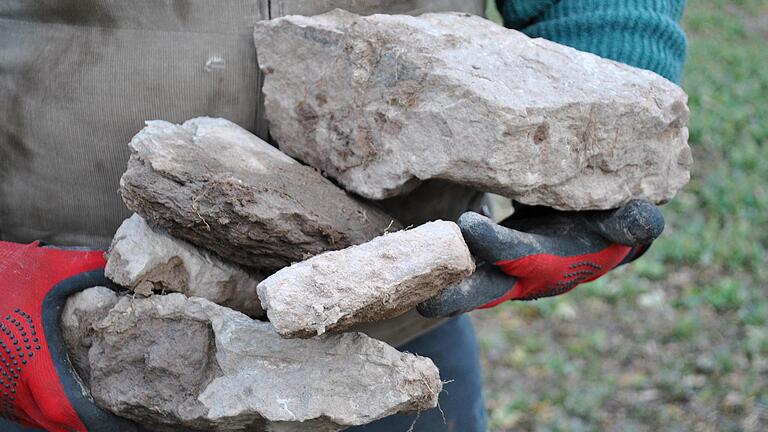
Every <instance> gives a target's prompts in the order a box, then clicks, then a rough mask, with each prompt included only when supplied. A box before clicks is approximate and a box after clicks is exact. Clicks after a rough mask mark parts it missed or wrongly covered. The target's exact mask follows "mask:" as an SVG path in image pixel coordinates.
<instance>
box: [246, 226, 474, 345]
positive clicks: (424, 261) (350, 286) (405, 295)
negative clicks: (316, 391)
mask: <svg viewBox="0 0 768 432" xmlns="http://www.w3.org/2000/svg"><path fill="white" fill-rule="evenodd" d="M474 269H475V264H474V261H473V259H472V256H471V255H470V252H469V249H468V248H467V245H466V243H464V238H463V237H462V235H461V231H460V230H459V227H458V226H457V225H456V224H455V223H453V222H445V221H437V222H430V223H427V224H424V225H421V226H419V227H417V228H414V229H411V230H407V231H399V232H396V233H392V234H386V235H384V236H381V237H378V238H375V239H373V240H371V241H370V242H368V243H363V244H361V245H357V246H352V247H349V248H347V249H343V250H340V251H332V252H326V253H323V254H321V255H317V256H315V257H313V258H310V259H308V260H306V261H303V262H300V263H297V264H294V265H292V266H290V267H287V268H284V269H282V270H280V271H279V272H277V273H275V274H273V275H272V276H270V277H268V278H267V279H265V280H263V281H262V282H261V283H260V284H259V286H258V292H259V298H260V299H261V302H262V305H264V307H265V308H266V309H267V316H269V320H270V322H272V324H273V325H274V326H275V328H276V329H277V331H278V333H280V334H281V335H283V336H285V337H311V336H314V335H317V334H323V333H324V332H326V331H340V330H344V329H347V328H349V327H350V326H352V325H354V324H358V323H366V322H372V321H381V320H385V319H389V318H394V317H396V316H399V315H402V314H404V313H405V312H408V311H409V310H411V309H413V308H414V307H416V305H417V304H419V303H421V302H423V301H425V300H427V299H429V298H432V297H434V296H435V295H437V294H438V293H440V291H441V290H442V289H443V288H445V287H446V286H448V285H450V284H452V283H454V282H458V281H459V280H461V279H463V278H465V277H467V276H469V275H470V274H472V272H473V271H474Z"/></svg>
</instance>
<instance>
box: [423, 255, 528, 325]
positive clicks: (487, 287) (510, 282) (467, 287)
mask: <svg viewBox="0 0 768 432" xmlns="http://www.w3.org/2000/svg"><path fill="white" fill-rule="evenodd" d="M516 282H517V281H516V279H515V278H513V277H511V276H507V275H506V274H504V273H503V272H502V271H500V270H499V269H498V268H496V267H495V266H493V265H491V264H488V263H478V265H477V269H476V270H475V273H474V274H472V275H471V276H469V277H468V278H466V279H464V280H463V281H461V282H458V283H455V284H453V285H450V286H448V287H447V288H445V289H444V290H443V291H442V292H441V293H440V294H438V295H437V296H435V297H433V298H431V299H429V300H427V301H425V302H422V303H421V304H419V305H418V306H417V307H416V310H417V311H418V312H419V313H420V314H421V315H422V316H424V317H427V318H438V317H453V316H456V315H459V314H462V313H465V312H469V311H473V310H475V309H477V308H479V307H480V306H483V305H486V304H488V303H490V302H492V301H494V300H496V299H498V298H499V297H501V296H503V295H504V294H506V293H507V292H509V290H511V289H512V287H514V286H515V283H516Z"/></svg>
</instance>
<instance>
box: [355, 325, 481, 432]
mask: <svg viewBox="0 0 768 432" xmlns="http://www.w3.org/2000/svg"><path fill="white" fill-rule="evenodd" d="M399 349H400V350H401V351H408V352H411V353H414V354H419V355H422V356H425V357H429V358H431V359H432V361H434V362H435V365H437V367H438V368H439V369H440V378H441V379H442V380H443V381H451V382H450V383H447V384H445V385H444V386H443V392H442V393H441V394H440V408H442V410H443V413H445V422H443V415H442V414H441V413H440V410H438V409H433V410H430V411H425V412H422V413H421V415H420V416H419V418H418V420H416V425H415V426H414V428H413V432H486V417H485V401H484V399H483V380H482V373H481V370H480V351H479V348H478V345H477V339H476V337H475V330H474V328H472V323H471V322H470V321H469V317H467V316H466V315H463V316H461V317H459V318H456V319H454V320H452V321H449V322H448V323H446V324H445V325H442V326H440V327H438V328H437V329H435V330H432V331H431V332H429V333H427V334H425V335H423V336H421V337H419V338H418V339H416V340H414V341H413V342H410V343H408V344H406V345H405V346H402V347H400V348H399ZM414 419H416V415H408V416H400V415H396V416H392V417H388V418H385V419H381V420H379V421H376V422H373V423H371V424H369V425H366V426H361V427H355V428H350V429H347V430H348V431H349V432H406V431H407V430H408V428H410V427H411V425H412V424H413V422H414Z"/></svg>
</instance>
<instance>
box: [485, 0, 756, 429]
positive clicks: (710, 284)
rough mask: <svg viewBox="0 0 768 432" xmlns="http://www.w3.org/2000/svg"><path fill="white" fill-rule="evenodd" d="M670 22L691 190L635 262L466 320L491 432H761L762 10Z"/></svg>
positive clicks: (703, 11)
mask: <svg viewBox="0 0 768 432" xmlns="http://www.w3.org/2000/svg"><path fill="white" fill-rule="evenodd" d="M684 25H685V28H686V31H687V32H688V36H689V39H690V49H689V58H688V63H687V66H686V73H685V77H684V81H683V87H684V88H685V89H686V91H687V92H688V94H689V95H690V108H691V111H692V118H691V123H690V130H691V144H692V146H693V148H694V158H695V160H696V169H695V172H694V174H693V180H692V182H691V184H690V185H689V186H688V187H687V188H686V189H685V191H684V192H682V193H681V194H680V195H679V196H678V197H677V198H676V200H675V201H674V202H672V203H671V204H669V205H667V206H665V207H664V209H663V211H664V214H665V216H666V217H667V222H668V226H667V231H666V233H665V235H664V237H663V239H661V240H659V241H658V242H657V243H656V245H655V246H654V248H653V249H652V250H651V251H650V252H649V253H648V254H647V255H646V256H645V257H644V258H643V259H642V260H640V261H638V262H636V263H635V264H633V265H631V266H628V267H627V268H624V269H621V270H619V271H617V272H615V273H614V274H612V275H609V276H608V277H606V278H604V279H603V280H600V281H598V282H595V283H592V284H590V285H586V286H582V287H580V288H578V289H576V290H575V291H574V292H573V293H571V294H570V295H568V296H565V297H561V298H556V299H550V300H542V301H538V302H532V303H517V304H506V305H502V306H501V307H498V308H496V309H495V310H491V311H482V312H478V313H475V314H474V316H473V317H474V319H475V322H476V324H477V326H478V329H479V335H480V339H481V344H482V348H483V355H484V363H485V371H486V372H485V373H486V381H487V395H486V397H487V403H488V408H489V410H490V417H491V430H492V431H511V430H525V431H527V430H532V431H581V430H584V431H592V430H601V431H602V430H609V431H610V430H614V431H689V430H696V431H767V430H768V255H767V254H766V252H767V251H768V1H766V0H741V1H726V0H690V1H689V2H688V8H687V12H686V16H685V19H684Z"/></svg>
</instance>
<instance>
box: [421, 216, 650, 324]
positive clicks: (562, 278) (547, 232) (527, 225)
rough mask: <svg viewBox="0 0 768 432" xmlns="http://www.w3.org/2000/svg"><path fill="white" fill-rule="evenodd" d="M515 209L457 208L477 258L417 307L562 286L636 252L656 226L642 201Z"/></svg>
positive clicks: (443, 307)
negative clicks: (502, 212) (473, 267)
mask: <svg viewBox="0 0 768 432" xmlns="http://www.w3.org/2000/svg"><path fill="white" fill-rule="evenodd" d="M521 213H522V214H518V215H515V216H514V217H513V218H510V219H507V220H505V221H504V222H502V224H501V225H497V224H495V223H493V222H492V221H491V220H490V219H488V218H486V217H484V216H481V215H479V214H477V213H472V212H469V213H465V214H464V215H462V217H461V218H460V219H459V226H460V227H461V231H462V234H463V235H464V239H465V240H466V242H467V245H468V246H469V249H470V251H471V252H472V253H473V254H474V255H475V256H476V257H477V258H478V259H480V260H482V261H484V262H485V263H483V262H480V263H479V265H478V271H477V272H476V273H475V275H473V276H472V277H470V278H469V279H467V280H466V281H464V282H462V283H460V284H458V285H454V286H452V287H449V288H448V289H446V290H444V291H443V293H441V294H440V295H439V296H437V297H436V298H434V299H431V300H428V301H427V302H424V303H422V304H421V305H419V308H418V310H419V312H421V313H422V315H425V316H430V317H436V316H450V315H455V314H457V313H461V312H467V311H470V310H473V309H477V308H488V307H493V306H496V305H498V304H499V303H502V302H505V301H508V300H535V299H538V298H542V297H551V296H556V295H560V294H564V293H567V292H569V291H571V290H572V289H574V288H575V287H576V286H578V285H579V284H582V283H585V282H590V281H593V280H595V279H597V278H599V277H601V276H603V275H604V274H606V273H608V272H609V271H611V270H613V269H614V268H616V267H617V266H619V265H621V264H624V263H627V262H630V261H632V260H634V259H636V258H638V257H639V256H640V255H642V254H643V253H644V252H645V251H646V250H647V249H648V247H649V246H650V244H651V242H653V240H655V239H656V238H657V237H658V236H659V235H661V232H662V231H663V230H664V217H663V216H662V215H661V212H660V211H659V210H658V209H657V208H656V206H654V205H653V204H651V203H649V202H646V201H632V202H630V203H629V204H627V205H626V206H624V207H622V208H620V209H617V210H611V211H591V212H557V211H552V210H549V211H547V212H544V213H542V212H541V209H540V208H529V209H528V210H527V212H526V211H523V212H521ZM526 213H528V214H526ZM531 213H534V214H531ZM535 213H539V214H535ZM486 263H491V264H493V265H494V266H495V267H496V269H498V270H501V271H498V270H495V269H494V268H493V266H491V265H489V264H486Z"/></svg>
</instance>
